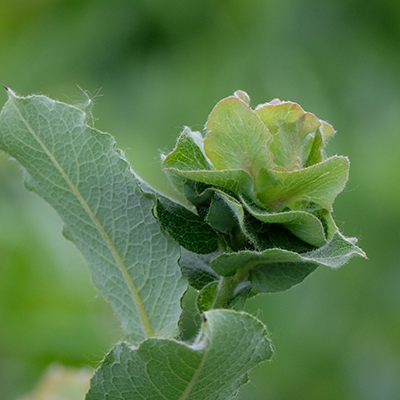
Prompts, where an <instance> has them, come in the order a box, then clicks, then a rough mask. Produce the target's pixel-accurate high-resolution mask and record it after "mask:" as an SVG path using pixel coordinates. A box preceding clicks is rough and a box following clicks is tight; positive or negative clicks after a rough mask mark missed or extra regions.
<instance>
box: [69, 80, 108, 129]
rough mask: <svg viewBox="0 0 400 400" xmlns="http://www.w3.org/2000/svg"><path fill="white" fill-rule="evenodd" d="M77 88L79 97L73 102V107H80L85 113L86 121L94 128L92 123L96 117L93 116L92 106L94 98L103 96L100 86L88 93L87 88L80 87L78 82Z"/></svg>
mask: <svg viewBox="0 0 400 400" xmlns="http://www.w3.org/2000/svg"><path fill="white" fill-rule="evenodd" d="M76 86H77V87H78V89H79V95H78V97H79V99H78V101H77V102H75V104H74V105H75V107H77V108H79V109H81V110H82V111H83V112H84V113H85V115H86V121H85V122H86V123H87V124H88V125H89V126H90V127H91V128H94V123H95V121H96V120H97V118H94V116H93V107H94V104H95V102H96V100H97V99H98V98H99V97H101V96H103V95H102V94H101V93H100V91H101V88H99V89H96V90H95V91H94V92H93V93H90V92H89V90H84V89H82V88H81V87H80V86H79V85H78V84H77V85H76Z"/></svg>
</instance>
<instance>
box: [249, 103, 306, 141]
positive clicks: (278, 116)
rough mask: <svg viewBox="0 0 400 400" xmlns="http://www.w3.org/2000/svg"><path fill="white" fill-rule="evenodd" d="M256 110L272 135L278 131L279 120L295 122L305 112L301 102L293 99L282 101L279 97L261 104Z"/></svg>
mask: <svg viewBox="0 0 400 400" xmlns="http://www.w3.org/2000/svg"><path fill="white" fill-rule="evenodd" d="M254 111H255V113H256V114H257V115H258V117H259V118H260V119H261V121H262V122H263V123H264V124H265V126H266V127H267V128H268V130H269V131H270V132H271V133H272V135H275V134H276V133H277V132H278V129H279V125H278V122H280V121H287V122H294V121H296V119H297V118H299V117H300V116H301V115H303V114H304V110H303V109H302V108H301V107H300V105H299V104H297V103H293V102H291V101H280V100H279V99H274V100H272V101H271V102H269V103H264V104H260V105H259V106H257V108H256V109H255V110H254Z"/></svg>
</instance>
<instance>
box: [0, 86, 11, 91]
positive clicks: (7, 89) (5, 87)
mask: <svg viewBox="0 0 400 400" xmlns="http://www.w3.org/2000/svg"><path fill="white" fill-rule="evenodd" d="M2 86H3V88H4V89H6V92H8V91H9V90H10V88H8V87H7V86H6V85H2Z"/></svg>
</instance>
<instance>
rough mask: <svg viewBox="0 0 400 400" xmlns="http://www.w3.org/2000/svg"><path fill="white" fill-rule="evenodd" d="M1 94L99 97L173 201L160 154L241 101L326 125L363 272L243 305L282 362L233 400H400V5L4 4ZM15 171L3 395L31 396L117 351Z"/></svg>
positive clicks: (109, 323) (1, 203)
mask: <svg viewBox="0 0 400 400" xmlns="http://www.w3.org/2000/svg"><path fill="white" fill-rule="evenodd" d="M0 82H1V83H3V84H4V85H7V86H9V87H11V88H12V89H13V90H14V91H16V92H17V93H19V94H22V95H28V94H31V93H43V94H46V95H49V96H50V97H53V98H56V99H59V100H62V101H66V102H72V103H74V104H85V103H86V102H87V101H88V98H87V97H86V94H85V92H82V91H81V90H80V89H79V88H78V87H77V85H79V87H81V88H82V89H84V90H85V91H88V92H89V93H90V94H91V95H92V96H94V103H95V106H94V108H93V116H94V118H95V120H96V121H95V123H96V127H97V128H99V129H100V130H102V131H107V132H110V133H111V134H113V135H114V136H115V137H116V139H117V142H118V144H119V146H120V147H121V148H122V149H123V150H124V151H125V152H126V155H127V157H128V159H129V160H130V162H131V164H132V166H133V168H134V169H135V170H136V171H137V172H138V173H139V174H140V175H141V176H142V177H143V178H144V179H146V180H148V181H149V182H150V183H151V184H152V185H153V186H155V187H157V188H158V189H160V190H163V191H165V192H168V193H171V189H170V188H169V186H168V184H167V181H166V179H165V178H164V176H163V174H162V172H161V170H160V163H159V151H160V150H161V151H169V150H170V149H172V148H173V146H174V143H175V140H176V137H177V135H178V134H179V133H180V131H181V129H182V127H183V125H188V126H190V127H191V128H193V129H197V130H200V129H202V127H203V125H204V123H205V121H206V119H207V116H208V114H209V112H210V111H211V109H212V107H213V106H214V105H215V103H216V102H217V101H218V100H220V99H221V98H223V97H226V96H228V95H230V94H232V93H233V92H234V91H235V90H237V89H242V90H245V91H247V92H248V93H249V95H250V97H251V99H252V105H253V106H256V105H257V104H258V103H262V102H266V101H270V100H272V99H273V98H275V97H279V98H280V99H281V100H291V101H295V102H298V103H300V104H301V105H302V107H303V108H304V109H305V110H306V111H310V112H313V113H315V114H316V115H317V116H318V117H319V118H321V119H324V120H327V121H329V122H330V123H331V124H332V125H333V126H334V127H335V129H336V130H337V132H338V133H337V135H336V136H335V138H334V139H333V140H332V141H331V142H330V144H329V146H328V153H329V154H336V153H337V154H343V155H348V156H349V157H350V160H351V163H352V164H351V170H350V180H349V182H348V184H347V187H346V189H345V191H344V192H343V193H342V194H341V195H340V196H339V197H338V199H337V200H336V202H335V213H334V215H335V219H336V220H337V222H338V224H339V226H340V227H341V229H342V231H343V232H344V233H345V234H346V235H347V236H357V237H359V239H360V242H359V244H360V246H361V247H362V248H363V249H364V250H365V251H366V252H367V254H368V256H369V261H365V260H363V259H354V260H352V261H351V262H350V264H349V265H347V266H345V267H343V268H342V269H340V270H338V271H333V270H328V269H322V268H320V269H319V270H317V271H316V272H315V273H314V274H312V275H311V276H310V277H309V278H307V279H306V281H305V282H304V283H302V284H301V285H299V286H297V287H295V288H293V289H291V290H290V291H288V292H285V293H281V294H274V295H264V296H258V297H256V298H254V299H252V300H251V301H250V302H249V304H248V306H247V308H248V310H249V311H251V312H253V313H255V314H256V315H258V316H259V317H260V318H261V319H262V320H263V321H264V322H265V323H266V324H267V326H268V328H269V330H270V332H271V337H272V339H273V342H274V345H275V349H276V354H275V357H274V359H273V361H272V362H270V363H266V364H264V365H262V366H260V367H258V368H256V369H255V370H253V372H252V374H251V375H252V382H251V383H250V384H248V385H247V386H246V387H245V388H244V390H243V391H242V394H241V399H254V400H258V399H260V400H261V399H270V400H298V399H307V400H320V399H324V400H331V399H332V400H336V399H341V400H347V399H348V400H369V399H371V400H372V399H374V400H375V399H385V400H391V399H393V400H395V399H399V398H400V252H399V239H400V230H399V226H400V207H399V205H400V199H399V197H400V183H399V174H400V156H399V152H400V118H399V117H400V2H399V1H398V0H381V1H379V2H376V1H372V0H363V1H361V0H326V1H323V2H321V1H317V0H304V1H303V0H279V1H278V0H271V1H268V0H246V1H243V0H220V1H218V0H169V1H167V0H114V1H110V0H69V1H61V0H9V1H7V0H2V1H0ZM100 89H101V90H100ZM99 90H100V91H99ZM6 98H7V96H6V92H5V91H0V104H1V105H3V104H4V103H5V101H6ZM89 108H90V107H88V110H89ZM22 175H23V174H22V171H21V169H20V168H19V167H18V165H17V164H16V163H14V162H12V161H9V160H8V157H7V156H6V155H5V154H0V399H1V400H2V399H5V400H13V399H16V398H17V397H18V396H19V395H21V394H23V393H26V392H27V391H29V390H31V389H32V387H33V386H34V384H35V382H36V381H37V380H38V378H39V376H40V374H41V373H42V371H43V369H44V368H45V367H46V366H47V365H49V364H50V363H52V362H54V361H58V362H61V363H63V364H64V365H69V366H78V367H81V366H92V367H93V366H95V365H96V363H97V362H98V361H99V360H101V358H102V356H103V354H104V353H105V352H106V351H107V350H108V349H109V348H110V347H111V346H112V345H113V344H114V343H115V342H116V341H117V340H118V339H119V338H121V333H120V330H119V324H118V321H116V320H115V318H114V317H113V315H112V313H111V311H110V308H109V306H108V304H106V303H105V302H104V300H103V299H102V297H101V295H100V294H98V292H97V291H96V290H95V288H94V287H93V285H92V283H91V280H90V277H89V274H88V272H87V270H86V267H85V266H84V263H83V261H82V259H81V257H80V255H79V254H78V252H77V250H76V249H75V248H74V246H73V245H72V244H71V243H70V242H68V241H66V240H64V238H63V237H62V234H61V230H62V224H61V222H60V219H59V218H58V216H57V215H56V214H55V212H54V211H53V210H52V209H51V208H50V207H49V206H48V205H47V204H45V203H44V202H43V201H42V200H41V199H39V198H38V197H37V196H36V195H34V194H32V193H30V192H28V191H26V190H25V189H24V187H23V179H22Z"/></svg>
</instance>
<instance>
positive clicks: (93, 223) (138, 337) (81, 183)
mask: <svg viewBox="0 0 400 400" xmlns="http://www.w3.org/2000/svg"><path fill="white" fill-rule="evenodd" d="M8 94H9V100H8V101H7V103H6V105H5V106H4V108H3V110H2V112H1V114H0V148H1V149H2V150H3V151H5V152H7V153H8V154H10V155H11V156H12V157H14V158H15V159H16V160H17V161H19V162H20V163H21V165H22V166H23V167H24V168H25V170H26V171H27V186H28V187H29V188H30V189H31V190H33V191H35V192H36V193H37V194H39V195H40V196H41V197H43V198H44V199H45V200H46V201H47V202H48V203H49V204H50V205H51V206H53V207H54V208H55V210H56V211H57V212H58V213H59V215H60V216H61V218H62V219H63V221H64V223H65V230H64V232H65V236H66V237H67V238H68V239H70V240H71V241H73V242H74V243H75V245H76V246H77V247H78V249H79V250H80V251H81V252H82V254H83V256H84V258H85V260H86V262H87V264H88V266H89V269H90V271H91V273H92V277H93V281H94V283H95V284H96V286H97V287H98V288H99V289H100V290H101V291H102V292H103V294H104V296H105V297H106V298H107V299H108V300H109V301H110V303H111V304H112V306H113V308H114V311H115V312H116V314H117V315H118V316H119V317H120V318H121V320H122V326H123V329H124V332H125V333H126V335H128V336H129V337H130V338H131V339H132V340H134V341H135V342H136V343H139V342H141V341H143V340H144V339H146V337H152V336H161V335H162V336H166V337H173V336H175V335H176V334H177V333H178V328H177V322H178V319H179V316H180V313H181V309H180V305H179V299H180V298H181V296H182V294H183V293H184V291H185V290H186V286H187V283H186V280H185V279H184V278H182V276H181V272H180V269H179V266H178V264H177V260H178V258H179V255H180V252H179V246H178V245H177V244H176V243H175V242H174V241H173V240H172V239H171V238H168V237H166V236H165V235H164V234H163V232H162V230H161V228H160V225H159V222H158V221H157V220H155V219H154V217H153V216H152V212H151V209H152V207H153V202H152V201H151V200H150V199H148V197H146V196H145V195H144V194H143V192H142V191H141V190H140V188H139V186H138V184H137V182H136V180H135V178H134V176H133V174H132V172H131V170H130V166H129V165H128V163H127V162H126V160H125V159H124V157H123V155H122V153H121V152H120V151H119V150H116V149H115V148H114V146H115V142H114V139H113V138H112V137H111V136H110V135H108V134H104V133H101V132H99V131H97V130H95V129H92V128H90V127H89V126H88V125H87V124H86V121H85V114H84V113H83V112H82V111H81V110H79V109H78V108H75V107H73V106H69V105H67V104H63V103H60V102H56V101H53V100H51V99H49V98H47V97H44V96H31V97H26V98H23V97H17V96H16V95H15V94H14V93H13V92H12V91H11V90H9V91H8Z"/></svg>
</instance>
